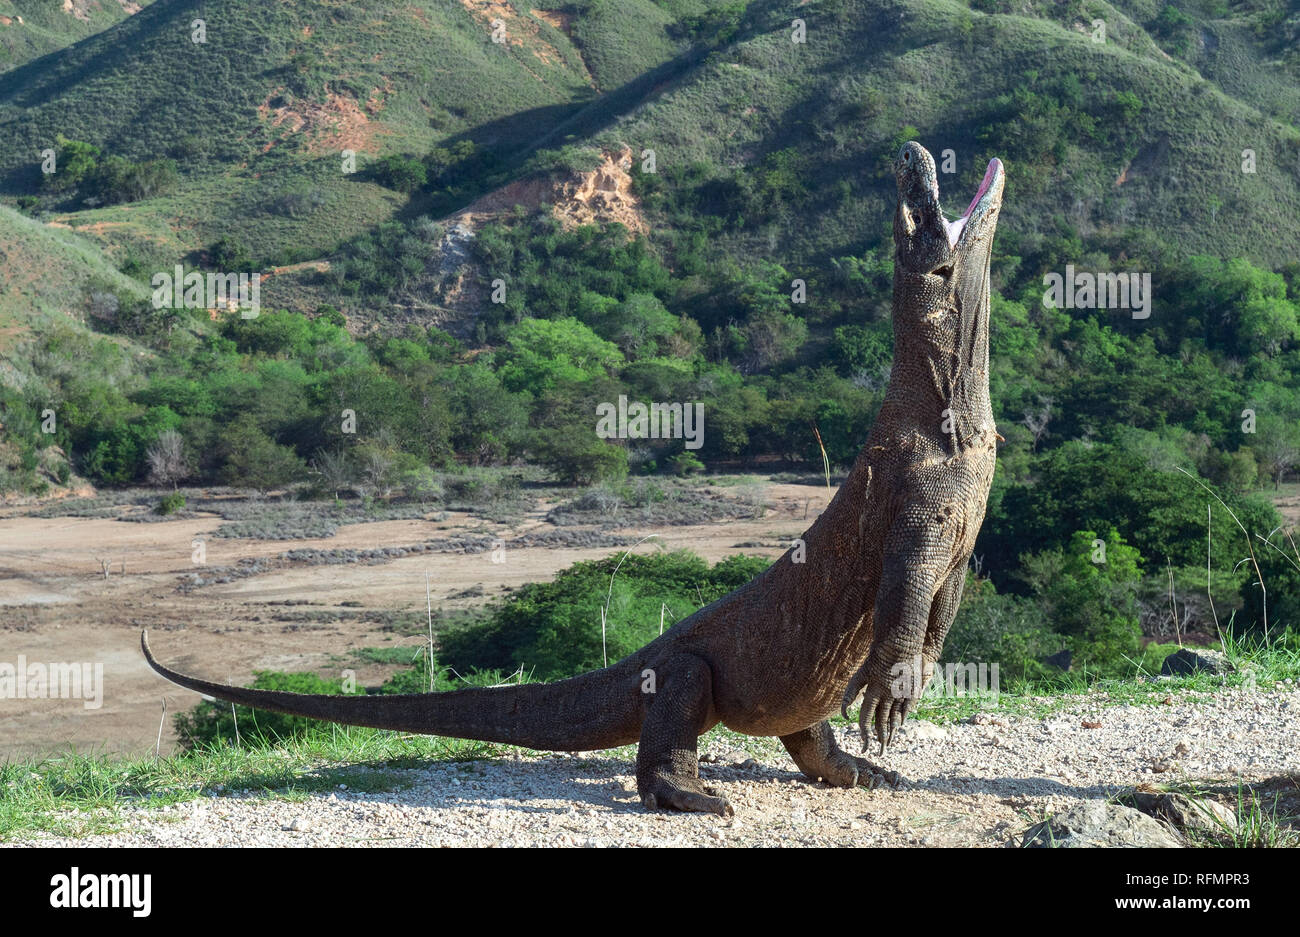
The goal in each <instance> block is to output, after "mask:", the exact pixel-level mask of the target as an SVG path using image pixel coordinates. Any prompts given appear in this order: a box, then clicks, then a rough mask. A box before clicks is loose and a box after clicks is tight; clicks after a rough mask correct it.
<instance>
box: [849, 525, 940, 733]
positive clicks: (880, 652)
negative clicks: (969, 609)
mask: <svg viewBox="0 0 1300 937" xmlns="http://www.w3.org/2000/svg"><path fill="white" fill-rule="evenodd" d="M942 520H943V518H942V516H941V514H937V513H936V512H935V511H934V510H933V509H932V508H930V507H927V506H926V505H924V504H920V505H916V506H915V507H912V508H909V510H907V511H905V512H904V513H903V514H902V516H900V517H899V519H898V521H897V522H896V524H895V526H894V528H893V530H891V531H890V534H889V536H888V537H887V538H886V541H885V551H884V562H883V564H882V566H881V571H880V588H879V591H878V592H877V593H876V605H875V612H874V622H875V634H874V637H873V640H872V643H871V650H870V652H869V653H868V654H867V659H866V662H865V663H863V665H862V666H861V667H860V668H858V671H857V673H855V674H854V675H853V678H852V679H851V680H850V681H849V685H848V687H847V688H846V689H845V691H844V700H843V703H842V705H841V712H842V713H843V714H844V715H845V717H846V718H847V715H848V708H849V706H851V705H852V704H853V702H854V701H855V700H856V699H857V698H858V694H859V693H863V691H864V690H865V694H864V695H863V699H862V709H861V711H860V712H859V715H858V726H859V728H860V729H861V731H862V739H863V744H864V746H865V744H866V740H867V738H868V736H869V734H870V733H871V730H872V729H874V733H875V736H876V739H877V740H878V741H879V742H880V746H881V751H882V752H883V751H884V748H885V746H886V745H887V744H888V743H889V741H890V740H891V739H892V738H893V735H894V732H895V731H896V730H897V729H898V728H899V727H900V726H901V725H902V724H903V721H904V720H905V719H906V718H907V716H908V714H909V713H910V712H911V711H912V709H913V708H915V706H916V703H917V700H919V699H920V696H921V693H922V692H923V691H924V689H925V685H926V683H928V682H929V679H930V676H931V675H932V674H933V673H934V662H933V661H926V660H925V659H924V658H923V656H922V651H923V650H925V649H926V646H927V644H928V643H929V642H928V637H929V635H930V633H931V631H932V630H933V631H934V633H935V634H936V635H937V636H938V643H937V645H933V647H935V648H937V649H936V650H934V651H933V652H934V653H935V654H936V657H937V654H938V652H939V651H941V650H942V647H943V635H946V634H947V630H948V627H949V626H950V625H951V624H952V620H951V616H952V615H955V614H956V610H957V603H956V601H955V600H956V599H960V596H961V588H960V585H958V586H957V587H954V586H953V585H952V584H951V583H952V580H953V574H951V573H950V572H949V569H950V566H951V564H952V562H953V549H952V547H953V544H952V540H951V538H950V537H948V536H945V534H946V532H947V530H948V526H947V525H946V524H942ZM936 522H939V523H936ZM964 566H965V564H962V569H961V570H959V572H960V573H961V574H962V575H964V574H965V568H964ZM941 575H942V576H943V577H944V580H943V582H942V583H940V582H939V577H940V576H941ZM945 618H946V621H944V619H945ZM934 625H938V626H939V627H937V628H933V629H932V626H934Z"/></svg>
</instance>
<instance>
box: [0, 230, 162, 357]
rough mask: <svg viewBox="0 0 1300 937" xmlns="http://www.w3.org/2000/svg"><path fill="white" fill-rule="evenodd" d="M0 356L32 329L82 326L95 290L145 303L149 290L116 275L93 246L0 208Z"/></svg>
mask: <svg viewBox="0 0 1300 937" xmlns="http://www.w3.org/2000/svg"><path fill="white" fill-rule="evenodd" d="M0 269H3V271H4V276H3V277H0V354H3V353H6V352H9V351H11V350H12V349H13V347H14V344H15V342H16V340H17V339H18V338H19V337H21V336H23V335H25V334H27V333H28V332H30V331H31V330H32V329H33V328H34V327H37V328H44V327H48V326H50V325H54V324H63V325H72V326H74V327H79V326H81V325H82V324H84V322H85V319H86V316H87V314H88V309H89V305H90V304H89V299H90V297H89V294H90V292H91V291H93V290H95V289H105V290H112V291H116V292H121V293H123V294H125V295H128V296H134V297H137V298H141V299H143V298H144V297H145V296H147V295H148V291H147V289H146V288H145V287H144V286H142V285H141V284H139V283H138V282H136V281H135V280H132V279H131V278H129V277H126V276H123V275H122V274H121V273H120V272H118V270H117V268H116V267H115V266H114V265H113V264H112V263H111V262H110V261H109V260H108V258H106V257H105V256H104V254H103V253H102V251H100V249H99V248H98V247H97V246H96V245H95V244H94V243H93V242H91V241H88V240H87V239H86V238H84V237H81V236H79V235H77V234H76V233H74V232H72V231H70V230H68V229H66V228H60V227H55V226H52V225H48V224H42V223H41V222H39V221H36V220H34V219H32V218H28V217H26V216H24V215H20V214H19V213H18V212H16V211H14V210H13V209H10V208H5V207H3V206H0Z"/></svg>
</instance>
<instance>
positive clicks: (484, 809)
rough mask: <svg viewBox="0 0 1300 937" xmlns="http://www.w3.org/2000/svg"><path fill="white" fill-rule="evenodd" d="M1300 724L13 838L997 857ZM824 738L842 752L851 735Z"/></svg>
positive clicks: (507, 788) (1022, 732)
mask: <svg viewBox="0 0 1300 937" xmlns="http://www.w3.org/2000/svg"><path fill="white" fill-rule="evenodd" d="M1298 728H1300V692H1298V691H1297V690H1295V689H1293V688H1281V689H1273V690H1269V691H1258V690H1236V689H1233V690H1228V689H1225V690H1222V691H1219V692H1217V693H1214V694H1202V695H1191V694H1180V695H1178V696H1175V697H1173V698H1172V699H1171V701H1170V703H1169V704H1168V705H1156V706H1151V705H1143V706H1132V705H1127V706H1100V705H1095V704H1089V703H1088V702H1087V700H1086V699H1081V700H1079V701H1078V702H1073V701H1072V702H1070V703H1068V704H1067V705H1066V708H1064V709H1060V710H1058V711H1056V712H1053V713H1051V714H1050V715H1048V716H1045V717H1043V718H1038V717H1030V716H1015V715H1010V714H1006V713H1004V712H1001V711H999V710H990V711H987V712H984V713H980V714H978V715H977V716H975V717H973V718H972V719H970V720H968V721H966V722H964V723H958V724H955V725H950V726H946V727H942V728H941V727H939V726H935V725H933V724H931V723H926V722H923V721H913V722H909V725H908V731H907V734H906V737H905V738H904V739H903V740H902V741H901V742H896V744H895V746H894V747H892V748H891V749H890V751H889V752H888V753H887V755H886V756H885V759H884V763H885V764H886V765H887V766H888V767H890V768H893V769H895V770H897V771H899V772H900V773H902V774H903V775H904V777H905V778H907V779H908V780H907V782H906V783H905V784H904V786H903V788H902V789H899V790H893V789H887V788H882V789H877V790H874V791H869V790H866V789H861V788H859V789H857V790H853V791H847V790H837V789H832V788H828V787H826V786H825V785H823V784H808V783H805V782H804V781H803V780H802V777H801V775H799V774H798V773H797V772H796V771H795V768H794V765H793V763H791V762H790V760H789V758H788V757H786V756H785V754H784V751H783V750H781V749H780V748H779V745H778V746H777V747H776V748H773V747H772V743H773V741H774V740H766V739H756V740H748V741H751V742H752V745H750V747H749V750H746V751H742V750H739V749H736V748H733V747H731V743H730V742H728V741H725V740H712V741H710V742H709V743H708V745H707V746H706V747H705V749H704V751H703V753H702V762H703V763H702V764H701V768H700V771H701V775H702V776H703V777H704V778H705V780H706V783H708V784H710V785H712V786H714V787H717V788H718V789H720V791H721V793H722V794H723V796H725V797H726V798H728V800H730V801H731V804H732V806H733V807H734V808H735V810H736V815H735V817H734V818H731V819H723V818H721V817H716V816H703V815H680V814H668V813H647V812H646V811H645V810H643V809H642V808H641V806H640V803H639V800H638V798H637V796H636V786H635V783H634V780H633V776H632V764H631V760H630V759H631V754H632V749H630V748H628V749H620V750H618V751H616V752H612V753H611V752H597V753H591V754H586V755H535V754H531V753H525V752H520V753H519V754H516V755H513V756H509V757H505V758H501V759H499V760H494V761H479V762H462V763H445V764H436V765H432V766H430V767H427V768H420V769H411V770H401V771H393V770H389V769H385V774H386V776H387V777H392V776H394V775H396V776H398V777H399V778H400V779H401V783H402V784H403V787H402V788H401V789H398V790H393V791H390V792H388V793H382V794H375V793H361V792H358V791H352V790H349V789H346V788H341V789H339V790H336V791H334V792H333V793H330V794H328V795H325V794H316V795H312V796H310V797H308V798H307V799H305V800H299V801H288V800H283V799H273V798H266V797H264V796H262V795H260V794H250V795H247V796H245V795H243V794H242V793H240V792H235V793H233V794H231V793H227V794H222V795H213V796H204V797H200V798H198V799H197V800H194V801H191V802H187V803H183V804H177V805H172V806H170V807H167V808H145V807H134V806H133V807H127V808H125V809H124V810H123V817H124V820H125V823H124V826H125V831H123V832H118V833H112V834H105V835H95V836H90V837H87V838H85V839H79V840H64V839H59V838H56V837H50V836H42V835H36V836H33V837H32V838H30V839H27V840H22V841H18V842H16V843H13V844H12V845H43V846H50V845H65V844H69V845H70V844H81V845H112V846H254V845H255V846H325V845H329V846H755V845H766V846H771V845H810V846H812V845H855V846H878V845H879V846H909V845H911V846H1002V845H1005V844H1006V843H1007V842H1008V841H1009V840H1011V839H1012V838H1018V836H1019V834H1020V833H1022V832H1023V831H1024V830H1025V829H1026V828H1027V827H1028V826H1030V825H1031V824H1032V823H1034V822H1036V821H1038V820H1041V819H1042V818H1043V817H1044V816H1045V815H1047V814H1051V813H1056V812H1059V811H1061V810H1063V809H1065V808H1067V807H1069V806H1071V805H1074V804H1077V803H1079V802H1082V801H1087V800H1097V799H1104V798H1106V797H1107V796H1109V795H1112V794H1114V793H1116V792H1118V791H1119V790H1121V789H1123V788H1127V787H1132V786H1133V785H1135V784H1140V783H1142V782H1148V783H1162V784H1168V783H1175V782H1187V781H1194V782H1195V781H1200V782H1204V783H1205V784H1206V785H1207V786H1209V785H1212V784H1213V785H1217V788H1218V790H1221V791H1231V790H1235V784H1236V780H1237V779H1238V778H1240V779H1242V780H1244V781H1247V782H1267V781H1269V780H1270V779H1275V778H1279V777H1281V776H1285V775H1288V774H1290V775H1298V773H1300V746H1297V741H1298V740H1300V731H1297V730H1298ZM837 731H838V732H839V735H840V740H841V744H843V745H844V746H845V747H846V748H847V749H848V750H850V751H856V750H857V748H858V745H857V734H856V729H849V728H847V727H844V728H841V729H839V730H837ZM755 759H757V760H755ZM1298 776H1300V775H1298ZM361 777H362V776H361V775H358V778H361ZM1224 782H1227V784H1228V787H1227V788H1225V787H1224ZM357 783H358V786H365V784H364V780H359V781H358V782H357Z"/></svg>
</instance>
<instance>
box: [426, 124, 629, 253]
mask: <svg viewBox="0 0 1300 937" xmlns="http://www.w3.org/2000/svg"><path fill="white" fill-rule="evenodd" d="M604 156H605V160H604V162H603V163H601V165H599V166H597V167H596V168H595V169H593V170H591V171H590V172H578V173H573V174H571V175H570V176H569V177H568V178H567V179H563V180H561V181H559V182H558V183H557V182H556V181H555V180H552V179H523V180H521V181H519V182H512V183H510V184H509V185H507V186H503V187H501V188H500V189H497V190H495V191H493V192H489V193H488V194H487V195H484V196H482V197H481V198H479V199H476V200H475V201H473V202H471V203H470V204H469V205H468V206H466V208H465V209H464V211H461V212H459V213H457V214H456V215H455V216H454V218H452V219H449V220H450V221H452V222H462V223H464V224H468V225H470V226H471V227H476V226H477V224H479V223H481V222H482V221H485V220H488V219H489V218H491V217H493V216H496V215H498V214H500V213H502V212H507V211H510V210H511V209H513V208H514V207H515V206H516V205H522V206H523V207H524V208H529V209H532V208H537V207H538V206H540V205H544V204H550V205H553V206H554V210H555V215H556V217H557V218H559V219H560V222H561V223H562V224H564V226H565V227H568V228H573V227H577V226H578V225H584V224H597V223H604V224H608V223H610V222H615V221H617V222H620V223H622V224H623V225H624V226H625V227H626V228H627V229H628V230H629V231H631V232H633V233H634V234H644V233H646V231H648V230H649V229H648V227H647V225H646V222H645V218H644V217H642V215H641V206H640V203H639V202H638V201H637V198H636V196H635V195H633V194H632V177H631V175H629V171H630V170H631V168H632V149H631V147H627V146H625V147H623V149H621V150H619V151H617V152H614V151H608V150H607V151H606V152H605V154H604Z"/></svg>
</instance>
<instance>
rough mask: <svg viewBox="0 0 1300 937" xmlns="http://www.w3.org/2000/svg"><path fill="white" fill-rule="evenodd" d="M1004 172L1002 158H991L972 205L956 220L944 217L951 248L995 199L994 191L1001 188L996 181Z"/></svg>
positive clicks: (955, 245) (971, 202)
mask: <svg viewBox="0 0 1300 937" xmlns="http://www.w3.org/2000/svg"><path fill="white" fill-rule="evenodd" d="M1002 174H1003V169H1002V160H1000V159H998V158H997V157H994V158H993V159H991V160H989V166H988V169H986V170H984V181H983V182H981V183H980V187H979V190H978V191H976V193H975V197H974V198H973V199H971V200H970V205H969V206H967V208H966V211H965V212H964V213H963V214H962V216H961V217H960V218H958V219H957V220H956V221H949V220H948V219H947V218H945V219H943V226H944V228H946V229H947V231H948V246H949V247H950V248H954V249H955V248H956V247H957V242H958V241H960V240H961V236H962V234H963V233H964V232H965V230H966V226H967V224H968V223H969V222H970V220H971V218H972V217H978V216H979V215H982V214H983V213H984V211H985V210H986V209H987V207H988V205H989V204H990V202H991V201H992V199H993V193H994V192H995V191H996V190H997V189H1000V188H1001V187H1000V186H995V185H994V183H996V182H999V181H1000V180H1001V179H1002Z"/></svg>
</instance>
